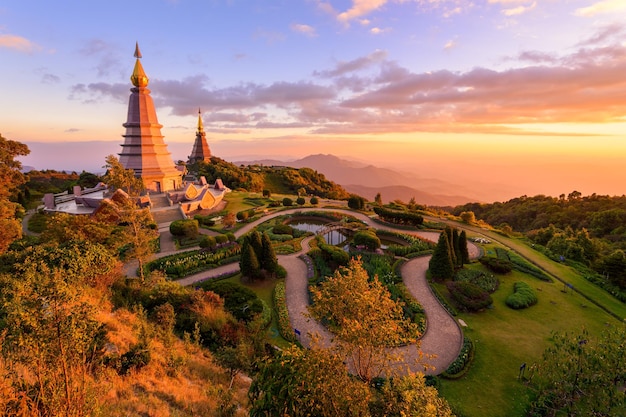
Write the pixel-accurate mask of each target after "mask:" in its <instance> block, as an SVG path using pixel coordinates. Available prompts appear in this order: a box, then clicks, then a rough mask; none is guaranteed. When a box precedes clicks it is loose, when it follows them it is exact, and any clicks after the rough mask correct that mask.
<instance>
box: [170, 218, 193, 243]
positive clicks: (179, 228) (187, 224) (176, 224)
mask: <svg viewBox="0 0 626 417" xmlns="http://www.w3.org/2000/svg"><path fill="white" fill-rule="evenodd" d="M170 233H171V234H172V235H173V236H177V237H188V238H195V237H196V236H198V221H197V220H195V219H183V220H175V221H173V222H172V223H171V224H170Z"/></svg>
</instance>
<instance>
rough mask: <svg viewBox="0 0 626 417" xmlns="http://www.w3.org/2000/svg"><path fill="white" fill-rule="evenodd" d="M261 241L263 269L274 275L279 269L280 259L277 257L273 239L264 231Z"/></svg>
mask: <svg viewBox="0 0 626 417" xmlns="http://www.w3.org/2000/svg"><path fill="white" fill-rule="evenodd" d="M261 243H262V245H261V246H262V247H261V255H260V256H258V258H259V263H260V264H261V268H262V269H264V270H265V271H267V273H268V274H270V275H273V274H275V273H276V270H277V269H278V259H277V258H276V252H274V247H273V246H272V241H271V240H270V237H269V235H268V234H267V233H263V237H262V239H261Z"/></svg>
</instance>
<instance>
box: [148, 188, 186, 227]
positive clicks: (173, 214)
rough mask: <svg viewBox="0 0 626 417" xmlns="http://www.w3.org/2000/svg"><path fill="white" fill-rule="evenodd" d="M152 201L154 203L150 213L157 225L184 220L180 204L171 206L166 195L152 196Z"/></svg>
mask: <svg viewBox="0 0 626 417" xmlns="http://www.w3.org/2000/svg"><path fill="white" fill-rule="evenodd" d="M150 201H151V202H152V206H151V207H150V212H151V213H152V217H154V221H155V222H156V223H157V224H159V225H160V224H164V223H171V222H173V221H174V220H181V219H184V216H183V214H182V213H181V211H180V208H179V206H178V204H174V205H172V206H170V203H169V200H168V199H167V196H166V195H165V193H161V194H150Z"/></svg>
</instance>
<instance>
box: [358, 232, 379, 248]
mask: <svg viewBox="0 0 626 417" xmlns="http://www.w3.org/2000/svg"><path fill="white" fill-rule="evenodd" d="M352 243H353V244H354V245H355V246H357V247H358V246H365V248H367V250H376V249H378V248H380V239H379V238H378V236H376V232H375V231H373V230H359V231H358V232H356V233H355V234H354V237H353V238H352Z"/></svg>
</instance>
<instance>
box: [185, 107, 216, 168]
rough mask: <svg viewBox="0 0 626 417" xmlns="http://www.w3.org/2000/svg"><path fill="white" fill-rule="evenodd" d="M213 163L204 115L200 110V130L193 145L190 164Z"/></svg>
mask: <svg viewBox="0 0 626 417" xmlns="http://www.w3.org/2000/svg"><path fill="white" fill-rule="evenodd" d="M196 162H211V150H210V149H209V144H208V143H207V141H206V132H205V131H204V127H203V126H202V113H201V112H200V109H198V130H197V131H196V140H195V142H194V143H193V149H192V150H191V155H189V163H190V164H195V163H196Z"/></svg>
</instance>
